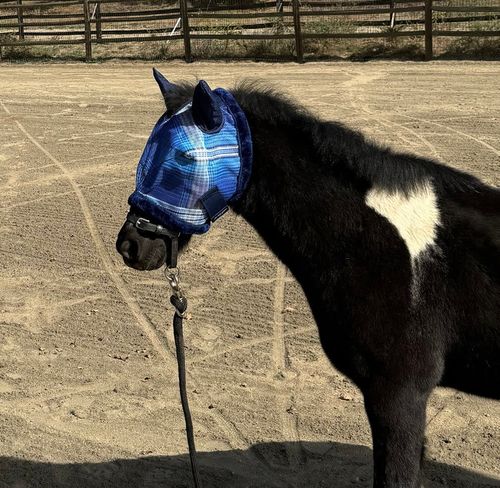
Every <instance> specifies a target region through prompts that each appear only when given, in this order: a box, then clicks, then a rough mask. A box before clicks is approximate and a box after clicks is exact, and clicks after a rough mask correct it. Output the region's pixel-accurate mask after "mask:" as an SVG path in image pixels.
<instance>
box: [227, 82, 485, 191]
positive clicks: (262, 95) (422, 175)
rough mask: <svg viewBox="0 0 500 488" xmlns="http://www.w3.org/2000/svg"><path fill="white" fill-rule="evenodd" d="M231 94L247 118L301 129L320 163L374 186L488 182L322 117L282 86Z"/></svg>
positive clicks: (245, 86)
mask: <svg viewBox="0 0 500 488" xmlns="http://www.w3.org/2000/svg"><path fill="white" fill-rule="evenodd" d="M232 93H233V95H234V96H235V98H236V99H237V100H238V103H239V104H240V106H241V107H242V109H243V110H244V112H245V113H246V114H247V117H249V118H252V119H254V120H255V122H256V123H265V124H266V125H268V126H271V127H276V128H283V127H293V129H294V131H298V132H299V133H300V134H301V136H302V140H303V142H304V144H307V143H308V144H309V145H310V147H311V148H313V149H314V151H315V153H316V154H315V158H314V159H315V161H317V163H318V164H322V165H325V166H326V167H334V166H338V165H340V166H342V167H343V168H345V169H347V170H349V171H352V172H353V173H354V175H355V176H356V177H357V178H360V179H362V180H364V181H366V182H367V183H368V185H369V186H371V185H377V186H378V187H381V188H384V189H387V190H389V191H396V190H399V191H402V192H407V191H410V190H411V189H413V188H414V187H415V186H418V185H420V184H421V183H422V182H424V181H429V180H431V181H432V183H433V185H434V186H435V187H436V188H437V189H442V190H448V191H452V192H454V191H463V190H474V189H479V188H481V187H483V186H484V184H483V183H482V182H481V181H479V180H478V179H477V178H475V177H473V176H471V175H469V174H467V173H464V172H461V171H459V170H456V169H453V168H451V167H449V166H445V165H443V164H441V163H438V162H436V161H434V160H432V159H429V158H423V157H415V156H414V155H410V154H405V153H401V152H396V151H394V150H392V149H390V148H387V147H383V146H381V145H379V144H376V143H374V142H373V141H370V140H368V139H367V138H366V137H365V136H364V135H363V134H362V133H361V132H359V131H355V130H353V129H350V128H348V127H346V126H345V125H343V124H342V123H339V122H333V121H325V120H321V119H320V118H319V117H317V116H316V115H314V114H313V113H312V112H310V111H309V110H307V109H306V108H304V107H303V106H301V105H300V104H298V103H297V102H295V101H293V100H291V99H290V98H289V97H287V96H286V95H283V94H282V93H279V92H278V90H277V89H275V88H270V87H268V86H265V85H264V84H262V83H255V82H243V83H241V84H240V85H238V86H237V87H236V89H235V90H233V92H232ZM333 117H334V114H333V113H332V118H333Z"/></svg>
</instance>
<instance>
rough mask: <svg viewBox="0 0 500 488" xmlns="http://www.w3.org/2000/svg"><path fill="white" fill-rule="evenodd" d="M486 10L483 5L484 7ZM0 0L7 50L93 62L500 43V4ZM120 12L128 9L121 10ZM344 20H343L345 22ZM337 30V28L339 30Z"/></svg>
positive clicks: (0, 35)
mask: <svg viewBox="0 0 500 488" xmlns="http://www.w3.org/2000/svg"><path fill="white" fill-rule="evenodd" d="M478 1H479V2H480V0H478ZM193 3H194V0H175V1H174V3H170V4H165V2H164V1H162V0H135V1H133V0H129V1H127V2H126V3H125V2H124V1H123V0H62V1H50V0H49V1H44V2H42V1H38V2H36V3H35V2H27V1H23V0H17V2H14V1H12V0H0V50H1V48H2V47H14V46H39V45H65V44H80V45H84V47H85V59H86V60H87V61H91V60H92V48H93V46H95V45H96V44H103V45H104V44H109V43H120V42H134V43H135V42H147V41H169V42H173V41H178V42H181V41H182V43H183V48H184V50H183V52H184V58H185V60H186V61H187V62H190V61H191V60H192V42H193V41H198V40H209V41H210V40H224V41H226V42H229V41H235V40H289V41H290V42H293V43H294V48H295V49H294V53H295V58H296V60H297V61H298V62H302V61H303V60H304V54H305V44H306V43H307V41H308V40H311V39H370V38H388V37H389V38H391V39H393V38H396V37H411V38H423V42H424V45H425V59H427V60H430V59H432V57H433V40H434V39H435V38H436V37H442V36H443V37H444V36H459V37H470V36H482V37H485V36H487V37H493V36H494V37H497V36H500V4H498V5H485V4H484V3H483V4H478V5H450V1H449V0H310V1H307V0H286V1H285V0H263V1H259V0H254V1H251V0H245V1H244V2H243V1H241V0H239V3H235V0H225V1H224V0H196V4H194V5H193ZM113 5H114V6H115V7H118V6H119V7H120V8H113ZM339 19H340V20H339ZM332 26H333V28H332Z"/></svg>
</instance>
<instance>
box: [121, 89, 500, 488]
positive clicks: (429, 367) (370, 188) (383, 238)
mask: <svg viewBox="0 0 500 488" xmlns="http://www.w3.org/2000/svg"><path fill="white" fill-rule="evenodd" d="M193 89H194V87H193V86H190V85H185V84H184V85H177V86H172V87H171V88H170V90H168V91H166V92H165V93H164V96H165V101H166V105H167V112H168V113H170V114H171V113H174V112H175V111H176V110H177V109H178V108H179V107H180V106H182V105H183V104H184V103H185V102H186V101H189V100H190V99H191V98H192V95H193ZM232 94H233V95H234V97H235V98H236V100H237V101H238V103H239V105H240V106H241V108H242V109H243V111H244V112H245V114H246V117H247V119H248V123H249V125H250V129H251V133H252V142H253V148H254V157H253V169H252V175H251V178H250V181H249V184H248V186H247V188H246V190H245V193H244V194H243V197H242V198H241V199H240V200H239V201H238V202H237V203H235V204H234V205H232V208H233V210H234V211H235V212H237V213H239V214H241V215H242V216H243V217H244V218H245V219H246V220H247V221H248V222H249V223H250V224H251V225H253V227H254V228H255V229H256V230H257V232H258V233H259V234H260V235H261V236H262V238H263V239H264V240H265V242H266V243H267V244H268V246H269V247H270V248H271V249H272V251H273V252H274V253H275V254H276V255H277V256H278V258H279V259H280V260H281V261H282V262H283V263H284V264H285V265H286V266H288V268H289V269H290V271H291V272H292V273H293V275H294V276H295V278H296V279H297V281H298V282H299V283H300V284H301V285H302V288H303V289H304V292H305V294H306V297H307V299H308V301H309V304H310V307H311V310H312V312H313V314H314V318H315V320H316V322H317V325H318V328H319V334H320V338H321V344H322V346H323V348H324V350H325V352H326V354H327V355H328V357H329V358H330V360H331V362H332V363H333V365H334V366H335V367H336V368H338V369H339V370H340V371H341V372H343V373H344V374H346V375H347V376H348V377H349V378H351V379H352V380H353V381H354V382H355V383H356V385H357V386H358V387H359V388H360V389H361V391H362V393H363V395H364V400H365V407H366V412H367V414H368V419H369V421H370V425H371V429H372V436H373V455H374V486H375V487H377V488H381V487H391V488H395V487H398V488H416V487H417V486H419V482H420V477H421V476H420V475H421V458H422V453H423V439H424V428H425V412H426V404H427V400H428V398H429V395H430V393H431V391H432V390H433V388H434V387H435V386H436V385H444V386H450V387H453V388H457V389H461V390H463V391H466V392H470V393H474V394H478V395H483V396H488V397H491V398H495V399H499V398H500V191H499V189H496V188H492V187H489V186H487V185H485V184H483V183H482V182H480V181H479V180H478V179H476V178H474V177H472V176H470V175H468V174H465V173H462V172H460V171H457V170H454V169H452V168H449V167H446V166H443V165H441V164H439V163H437V162H435V161H432V160H430V159H425V158H419V157H415V156H411V155H408V154H403V153H396V152H394V151H391V150H390V149H386V148H381V147H379V146H376V145H374V144H373V143H371V142H369V141H367V140H366V139H365V138H364V137H363V135H362V134H360V133H359V132H355V131H353V130H350V129H348V128H346V127H344V126H342V125H341V124H339V123H335V122H325V121H321V120H319V119H318V118H316V117H315V116H313V115H311V114H310V113H308V112H307V111H306V110H305V109H304V108H302V107H300V106H298V105H297V104H295V103H293V102H292V101H290V100H288V99H286V98H285V97H283V96H282V95H280V94H278V93H276V92H274V91H272V90H269V89H265V88H260V87H256V86H253V85H242V86H240V87H238V88H236V89H235V90H233V91H232ZM188 240H189V237H188V236H185V237H183V242H182V243H181V247H182V246H184V245H186V243H187V241H188ZM117 249H118V251H119V252H120V253H121V254H122V255H123V257H124V259H125V262H126V263H127V264H128V265H129V266H132V267H134V268H136V269H140V270H144V269H155V268H158V267H160V266H161V265H162V264H163V263H164V261H165V253H166V248H165V243H164V241H163V240H162V239H161V238H154V237H152V236H150V235H148V234H144V233H143V232H142V231H139V230H137V229H136V228H135V227H134V226H133V225H131V224H130V223H126V224H124V226H123V228H122V230H121V231H120V234H119V236H118V241H117Z"/></svg>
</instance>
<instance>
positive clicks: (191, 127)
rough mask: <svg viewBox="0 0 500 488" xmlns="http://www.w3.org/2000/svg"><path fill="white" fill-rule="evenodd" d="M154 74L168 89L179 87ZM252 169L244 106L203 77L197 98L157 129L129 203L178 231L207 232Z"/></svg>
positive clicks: (145, 154) (235, 196)
mask: <svg viewBox="0 0 500 488" xmlns="http://www.w3.org/2000/svg"><path fill="white" fill-rule="evenodd" d="M154 75H155V78H156V80H157V82H158V84H159V85H160V89H161V91H162V93H164V94H165V93H166V90H169V89H172V87H173V86H174V85H172V84H170V83H169V82H168V81H167V80H166V79H165V78H164V77H163V76H162V75H161V74H160V73H159V72H158V71H156V70H155V71H154ZM251 169H252V140H251V134H250V128H249V126H248V122H247V119H246V117H245V114H244V112H243V110H242V109H241V108H240V106H239V105H238V103H237V102H236V100H235V99H234V97H233V96H232V95H231V93H229V92H228V91H226V90H223V89H221V88H217V89H216V90H213V91H212V90H211V89H210V87H209V86H208V85H207V83H206V82H205V81H200V82H199V83H198V85H197V86H196V88H195V90H194V94H193V99H192V101H190V102H189V103H187V104H185V105H184V106H183V107H181V108H180V109H179V110H178V111H177V112H176V113H174V114H173V115H172V116H171V117H168V116H167V114H166V113H165V114H164V115H163V116H162V117H161V118H160V120H158V122H157V123H156V125H155V127H154V128H153V131H152V133H151V135H150V137H149V139H148V142H147V144H146V147H145V149H144V152H143V154H142V156H141V159H140V161H139V164H138V167H137V174H136V189H135V191H134V192H133V193H132V195H130V197H129V200H128V203H129V205H130V206H131V207H133V208H136V209H139V210H140V211H142V212H143V213H144V214H146V215H147V216H148V217H150V218H151V219H152V220H154V221H155V222H156V223H157V224H160V225H162V226H164V227H166V228H168V229H170V230H172V231H175V232H180V233H183V234H202V233H204V232H207V231H208V229H209V228H210V224H211V223H212V222H213V221H215V220H216V219H217V218H219V217H220V216H221V215H222V214H223V213H225V211H226V210H227V208H228V204H229V203H231V202H234V201H236V200H237V199H238V198H239V197H240V196H241V194H242V193H243V191H244V190H245V187H246V185H247V183H248V180H249V178H250V174H251Z"/></svg>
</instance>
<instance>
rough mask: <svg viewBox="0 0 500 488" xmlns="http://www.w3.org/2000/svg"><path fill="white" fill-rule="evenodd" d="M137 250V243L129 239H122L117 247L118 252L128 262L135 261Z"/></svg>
mask: <svg viewBox="0 0 500 488" xmlns="http://www.w3.org/2000/svg"><path fill="white" fill-rule="evenodd" d="M137 250H138V246H137V243H136V242H134V241H132V240H130V239H124V240H123V241H121V242H120V243H119V245H118V252H119V253H120V254H121V255H122V256H123V257H124V258H125V259H128V260H129V261H135V260H136V259H137Z"/></svg>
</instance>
